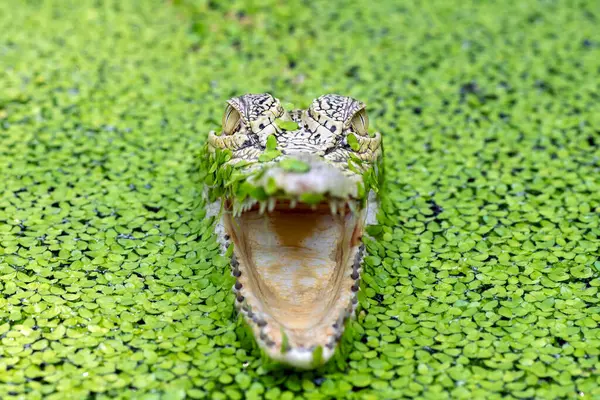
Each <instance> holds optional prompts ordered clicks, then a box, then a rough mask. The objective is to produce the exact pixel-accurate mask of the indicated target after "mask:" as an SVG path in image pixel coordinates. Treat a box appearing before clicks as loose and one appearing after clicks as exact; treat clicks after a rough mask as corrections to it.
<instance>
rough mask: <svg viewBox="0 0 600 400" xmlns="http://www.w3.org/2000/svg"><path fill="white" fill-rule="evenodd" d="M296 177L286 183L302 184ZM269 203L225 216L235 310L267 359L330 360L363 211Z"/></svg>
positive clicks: (350, 300)
mask: <svg viewBox="0 0 600 400" xmlns="http://www.w3.org/2000/svg"><path fill="white" fill-rule="evenodd" d="M279 178H281V179H284V178H285V177H279ZM295 179H296V180H295V181H294V180H286V182H287V183H288V184H289V185H293V184H296V185H300V186H304V185H302V182H301V181H302V179H299V178H298V177H295ZM307 182H319V181H318V180H312V179H308V180H307ZM331 182H332V184H335V185H339V184H340V182H339V181H331ZM269 200H270V203H271V206H270V207H269V208H268V209H265V207H259V206H258V205H255V206H254V207H252V208H249V209H248V208H246V210H245V211H244V212H241V213H238V214H236V215H232V213H226V214H225V216H224V225H225V229H226V231H227V233H228V234H229V236H230V237H231V239H232V240H233V242H234V255H235V259H236V260H237V262H234V263H232V264H233V267H234V271H233V274H234V276H236V277H237V282H236V286H235V290H236V294H237V305H238V307H239V308H240V309H241V311H242V313H243V314H244V316H245V319H246V321H247V322H248V323H249V325H250V326H251V327H252V329H253V330H254V333H255V337H256V338H257V341H258V343H259V344H260V346H261V347H262V348H263V349H265V351H266V352H267V353H268V355H269V356H270V357H271V358H273V359H275V360H279V361H282V362H284V363H287V364H290V365H292V366H296V367H300V368H303V367H304V368H310V367H314V366H316V365H318V364H320V363H323V362H325V361H327V360H328V359H329V358H330V357H331V356H332V355H333V353H334V350H335V347H336V344H337V342H338V341H339V339H340V337H341V335H342V332H343V329H344V322H345V320H346V319H347V318H348V317H349V316H350V315H352V313H353V311H354V308H355V306H356V303H357V299H356V292H357V291H358V278H359V268H360V262H361V260H362V249H361V247H360V237H361V235H362V231H363V224H364V216H365V212H364V210H362V209H360V210H357V209H356V207H355V206H352V207H349V206H348V205H347V203H344V202H342V203H340V202H339V200H338V201H336V203H335V205H334V206H332V204H331V202H332V201H333V200H325V201H323V202H321V203H319V204H317V205H308V204H303V203H301V202H300V203H298V204H294V202H291V201H289V200H284V199H274V198H273V199H269Z"/></svg>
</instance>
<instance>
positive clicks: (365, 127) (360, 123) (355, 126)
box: [350, 108, 369, 136]
mask: <svg viewBox="0 0 600 400" xmlns="http://www.w3.org/2000/svg"><path fill="white" fill-rule="evenodd" d="M350 125H351V126H352V130H353V131H354V132H355V133H358V134H359V135H360V136H367V135H368V134H369V117H368V116H367V112H366V111H365V109H364V108H363V109H362V110H360V111H358V112H357V113H356V114H354V116H353V117H352V121H351V122H350Z"/></svg>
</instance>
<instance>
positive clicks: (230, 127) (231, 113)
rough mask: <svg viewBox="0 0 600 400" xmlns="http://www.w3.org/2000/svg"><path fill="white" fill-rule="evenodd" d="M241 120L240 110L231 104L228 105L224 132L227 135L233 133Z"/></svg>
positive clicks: (224, 117)
mask: <svg viewBox="0 0 600 400" xmlns="http://www.w3.org/2000/svg"><path fill="white" fill-rule="evenodd" d="M241 121H242V116H241V115H240V113H239V112H238V110H236V109H235V108H233V107H232V106H231V105H228V106H227V109H225V114H223V122H222V124H223V133H224V134H225V135H231V134H232V133H233V132H234V131H235V130H236V129H237V127H238V126H239V125H240V122H241Z"/></svg>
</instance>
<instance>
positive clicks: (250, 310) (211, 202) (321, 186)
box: [200, 93, 383, 368]
mask: <svg viewBox="0 0 600 400" xmlns="http://www.w3.org/2000/svg"><path fill="white" fill-rule="evenodd" d="M288 108H289V110H286V109H285V108H284V107H283V106H282V105H281V103H280V101H279V100H278V99H276V98H274V97H273V96H271V95H270V94H268V93H263V94H246V95H242V96H238V97H234V98H232V99H230V100H228V102H227V106H226V109H225V112H224V114H223V119H222V127H221V130H220V131H218V132H217V131H211V132H210V133H209V135H208V140H207V145H206V147H205V151H204V152H203V153H202V154H201V157H200V167H201V169H202V170H203V171H205V172H206V175H205V176H204V178H203V181H204V185H205V186H204V188H203V197H204V199H205V200H206V201H207V215H208V216H209V217H213V216H218V218H219V220H218V222H217V223H216V224H215V233H216V234H217V238H218V240H219V242H220V244H221V250H222V252H223V254H232V253H230V252H229V251H230V250H231V247H230V246H231V245H233V255H232V258H231V265H232V273H233V275H234V276H235V277H236V283H235V287H234V292H235V295H236V306H237V308H238V310H240V312H241V313H242V315H243V317H244V319H245V321H246V322H247V323H248V324H249V325H250V327H251V328H252V333H253V335H254V337H255V339H256V341H257V342H258V344H259V345H260V346H261V348H262V349H264V350H265V353H266V355H267V356H268V357H269V358H272V359H275V360H278V361H281V362H284V363H286V364H289V365H292V366H295V367H300V368H313V367H316V366H318V365H321V364H323V363H325V362H326V361H327V360H328V359H330V358H331V356H332V355H333V354H334V351H335V349H336V347H337V344H338V342H339V341H340V339H341V336H342V333H343V330H344V325H345V321H346V319H348V318H349V317H351V316H353V315H354V311H355V308H356V305H357V303H358V299H357V292H358V291H359V279H360V268H361V265H362V261H363V253H364V246H363V245H362V244H361V243H362V242H361V237H362V234H363V230H364V227H365V226H366V225H373V224H375V223H376V218H375V214H376V213H377V210H378V197H377V196H378V193H379V192H380V190H381V184H382V183H383V163H382V160H383V159H382V155H383V148H382V145H381V134H380V133H379V132H376V131H374V132H369V119H368V117H367V112H366V106H365V104H364V103H362V102H360V101H358V100H356V99H353V98H351V97H346V96H340V95H336V94H329V95H323V96H320V97H319V98H317V99H315V100H314V101H313V102H312V103H311V105H310V106H309V107H308V108H306V109H294V108H290V107H288Z"/></svg>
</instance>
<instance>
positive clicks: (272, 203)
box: [268, 197, 277, 212]
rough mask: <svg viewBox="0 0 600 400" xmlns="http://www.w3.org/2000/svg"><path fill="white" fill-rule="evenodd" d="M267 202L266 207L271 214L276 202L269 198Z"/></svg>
mask: <svg viewBox="0 0 600 400" xmlns="http://www.w3.org/2000/svg"><path fill="white" fill-rule="evenodd" d="M268 201H269V206H268V208H269V212H273V210H274V209H275V204H276V202H277V201H276V200H275V199H274V198H273V197H271V198H269V200H268Z"/></svg>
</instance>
